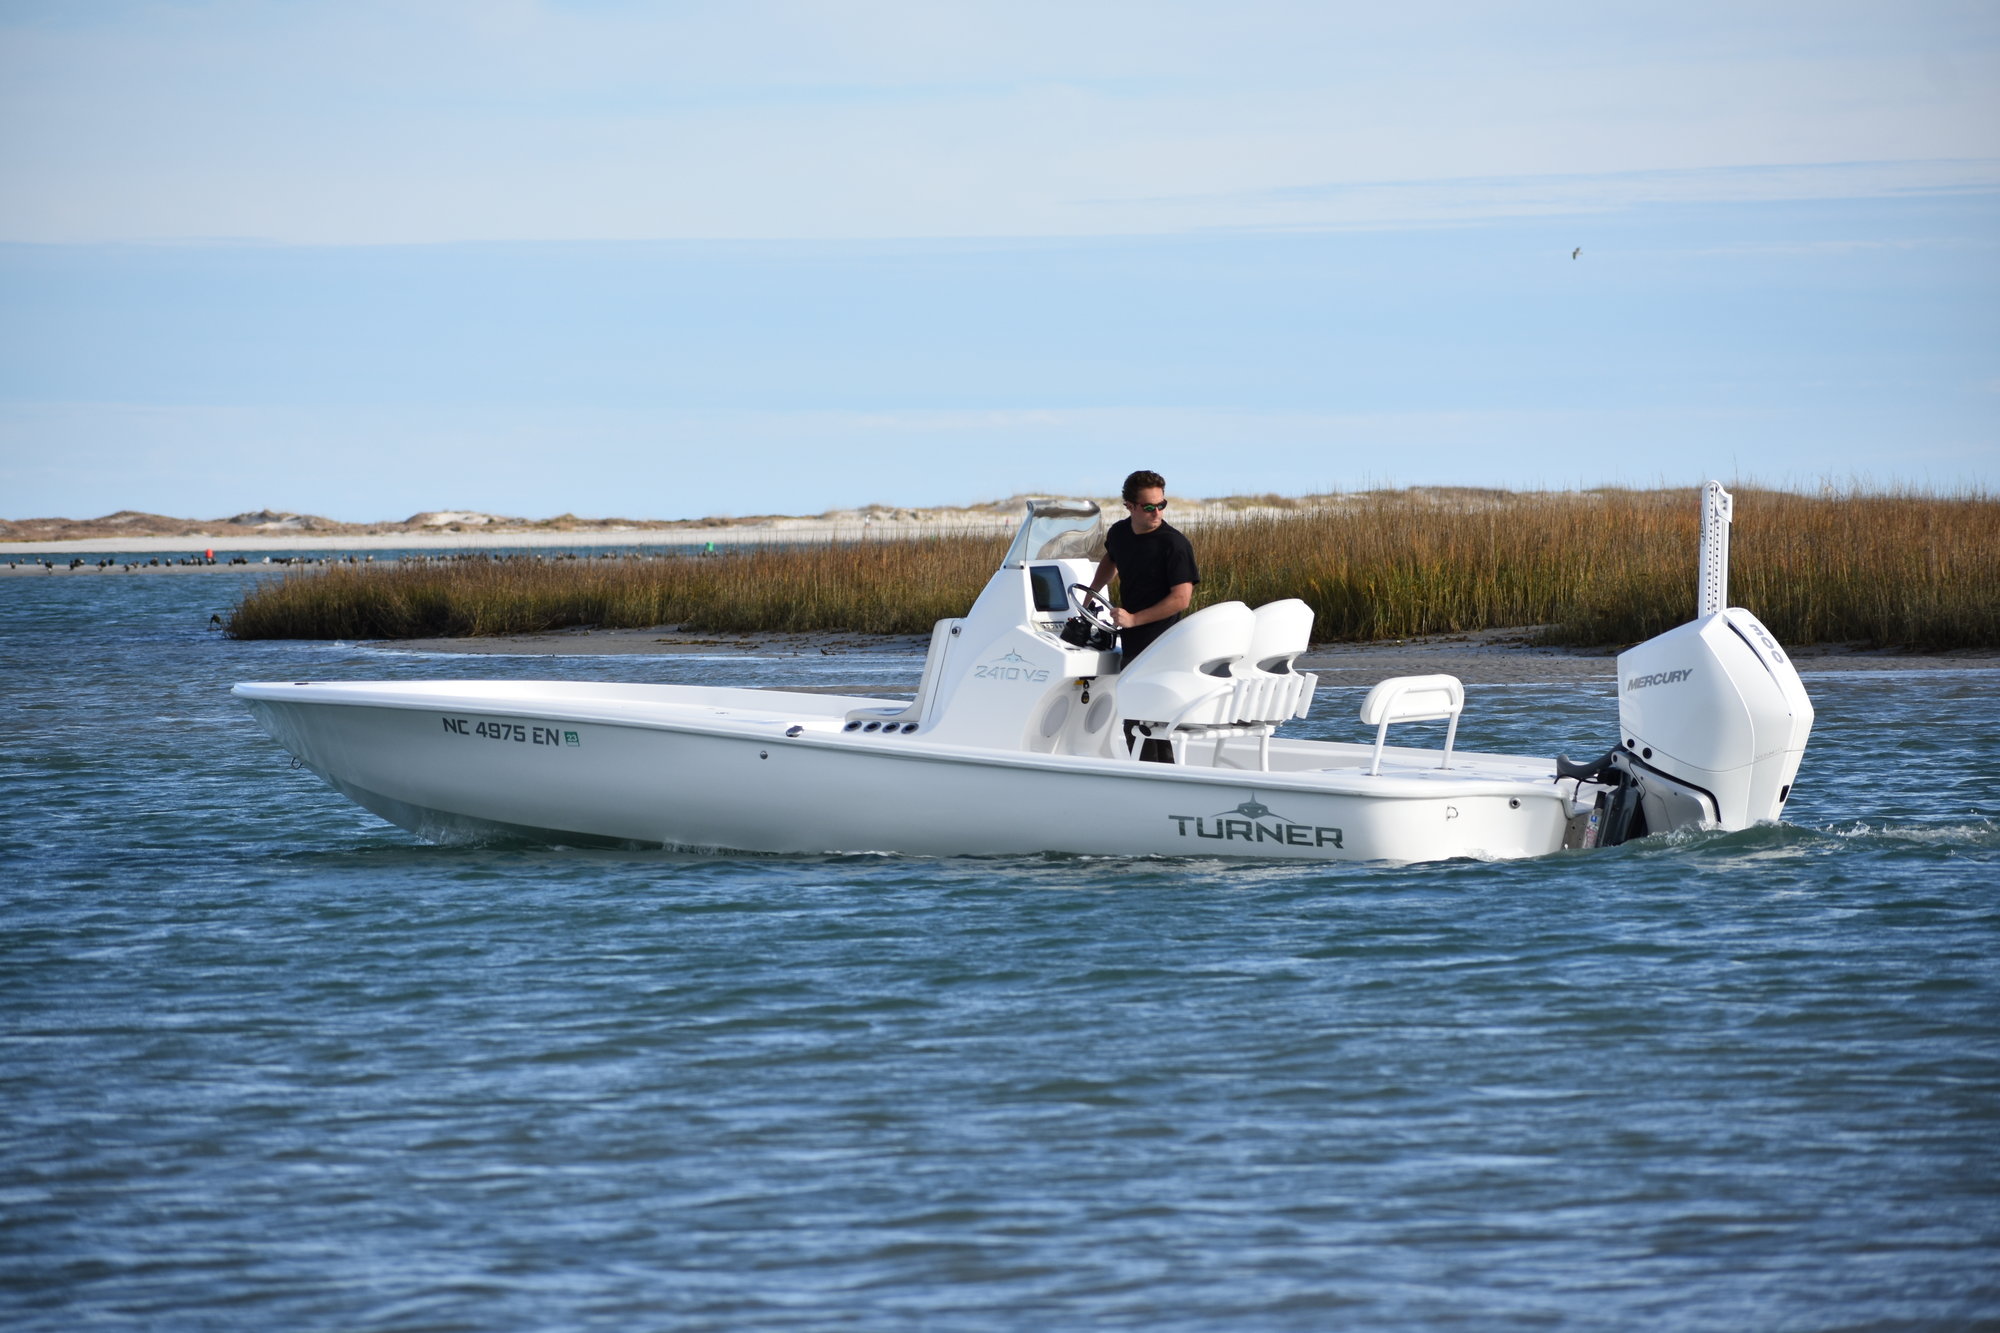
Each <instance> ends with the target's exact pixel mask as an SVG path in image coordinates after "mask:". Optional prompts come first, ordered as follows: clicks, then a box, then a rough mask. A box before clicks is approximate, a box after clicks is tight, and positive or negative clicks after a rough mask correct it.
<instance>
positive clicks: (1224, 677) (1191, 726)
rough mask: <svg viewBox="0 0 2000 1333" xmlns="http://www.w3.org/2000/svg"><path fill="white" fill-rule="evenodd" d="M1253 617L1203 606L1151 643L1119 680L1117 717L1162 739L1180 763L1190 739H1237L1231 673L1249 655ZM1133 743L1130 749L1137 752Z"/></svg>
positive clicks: (1224, 606) (1236, 605)
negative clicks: (1228, 736) (1219, 735)
mask: <svg viewBox="0 0 2000 1333" xmlns="http://www.w3.org/2000/svg"><path fill="white" fill-rule="evenodd" d="M1255 626H1256V617H1255V616H1254V615H1253V614H1252V613H1251V610H1250V608H1249V607H1247V606H1245V605H1244V604H1243V603H1241V602H1218V603H1216V604H1215V605H1214V606H1209V607H1204V608H1202V609H1201V610H1199V611H1197V612H1195V613H1194V614H1193V615H1191V616H1189V617H1188V618H1187V619H1185V620H1183V621H1181V622H1180V623H1179V624H1178V625H1175V626H1174V627H1173V628H1172V629H1170V630H1168V631H1167V632H1166V633H1165V634H1162V635H1161V636H1160V637H1159V638H1157V639H1155V640H1153V644H1152V646H1151V647H1150V648H1148V649H1146V651H1145V652H1144V653H1143V654H1141V655H1140V657H1139V660H1138V661H1136V662H1134V663H1133V664H1132V665H1131V666H1129V667H1126V668H1125V669H1124V670H1122V671H1121V672H1119V675H1118V716H1119V719H1120V720H1121V721H1124V722H1136V723H1138V724H1139V726H1140V727H1141V728H1143V729H1144V730H1145V732H1146V734H1148V735H1153V736H1158V735H1162V734H1164V735H1165V736H1166V737H1167V739H1168V740H1170V741H1171V742H1172V743H1173V746H1174V762H1175V763H1179V762H1180V761H1181V753H1182V748H1183V742H1184V741H1185V739H1186V738H1187V737H1188V736H1190V735H1203V736H1215V735H1217V733H1218V732H1219V731H1228V732H1229V733H1230V734H1236V733H1237V731H1238V728H1237V727H1236V726H1235V722H1236V719H1235V718H1234V717H1233V716H1231V714H1232V713H1233V712H1234V711H1235V710H1234V703H1235V698H1236V688H1237V685H1238V684H1239V683H1240V682H1239V681H1238V680H1237V679H1236V677H1235V676H1234V675H1233V674H1232V672H1233V671H1234V669H1235V667H1236V666H1237V664H1238V663H1240V662H1242V660H1243V659H1244V657H1245V656H1246V655H1247V654H1248V653H1249V651H1250V635H1251V631H1252V630H1253V629H1254V628H1255ZM1138 744H1139V743H1138V740H1137V739H1136V738H1135V739H1134V741H1133V750H1134V752H1135V753H1136V752H1137V750H1138Z"/></svg>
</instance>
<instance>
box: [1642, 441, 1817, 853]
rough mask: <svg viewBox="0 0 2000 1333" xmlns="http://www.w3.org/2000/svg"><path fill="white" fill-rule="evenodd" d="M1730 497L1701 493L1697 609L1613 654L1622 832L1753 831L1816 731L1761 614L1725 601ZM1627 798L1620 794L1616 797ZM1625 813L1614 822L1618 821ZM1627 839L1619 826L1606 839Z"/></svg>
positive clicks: (1774, 809) (1718, 488)
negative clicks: (1624, 778)
mask: <svg viewBox="0 0 2000 1333" xmlns="http://www.w3.org/2000/svg"><path fill="white" fill-rule="evenodd" d="M1730 513H1731V502H1730V495H1729V492H1728V491H1725V490H1724V489H1723V488H1722V483H1721V482H1719V481H1711V482H1709V483H1708V485H1707V486H1706V487H1704V488H1703V494H1702V545H1701V594H1700V613H1699V614H1698V615H1697V616H1696V618H1695V619H1694V620H1693V621H1691V622H1690V623H1688V624H1685V625H1682V626H1680V627H1678V628H1676V629H1671V630H1668V631H1667V632H1666V633H1665V634H1662V635H1659V636H1658V637H1657V638H1652V639H1648V640H1647V641H1646V642H1644V643H1642V644H1640V645H1638V646H1637V647H1636V648H1632V649H1630V650H1628V651H1626V652H1623V653H1620V654H1619V655H1618V724H1619V730H1620V732H1621V733H1622V737H1621V739H1622V744H1621V746H1620V749H1619V750H1618V751H1617V752H1616V755H1615V758H1614V760H1613V763H1614V765H1615V766H1616V767H1617V768H1618V769H1620V770H1622V771H1623V772H1624V773H1625V774H1626V775H1628V778H1629V780H1630V782H1629V785H1630V787H1631V788H1632V792H1631V794H1629V795H1626V802H1627V804H1628V806H1629V805H1630V804H1631V802H1632V801H1633V800H1634V798H1636V807H1635V808H1631V809H1629V811H1628V814H1629V815H1636V816H1640V817H1643V819H1644V824H1643V830H1642V828H1641V827H1640V825H1639V822H1638V819H1637V818H1631V819H1630V820H1629V823H1630V825H1631V828H1630V834H1629V836H1636V835H1637V834H1638V833H1639V832H1641V831H1644V832H1649V833H1664V832H1666V831H1668V830H1670V829H1676V828H1683V827H1686V826H1689V825H1708V826H1711V827H1714V826H1720V827H1722V828H1724V829H1741V828H1748V827H1749V826H1750V825H1752V824H1755V823H1758V822H1760V821H1764V820H1774V819H1776V818H1778V816H1779V814H1780V813H1781V812H1782V811H1783V810H1784V808H1785V801H1786V798H1788V797H1789V796H1790V795H1791V793H1792V782H1793V780H1794V779H1795V778H1796V777H1797V776H1798V771H1799V760H1800V758H1801V757H1802V756H1803V754H1804V752H1805V747H1806V736H1807V734H1808V733H1809V732H1811V731H1812V723H1813V706H1812V701H1811V700H1810V699H1808V698H1807V697H1806V691H1805V686H1804V685H1802V684H1800V682H1799V673H1798V672H1797V670H1795V669H1794V668H1793V666H1792V663H1791V660H1790V659H1789V658H1787V657H1786V655H1785V653H1784V651H1783V650H1782V649H1780V648H1779V647H1778V643H1777V640H1776V639H1774V638H1772V637H1771V633H1770V631H1769V630H1767V629H1765V628H1764V626H1763V625H1762V624H1761V623H1759V621H1758V620H1757V617H1755V616H1753V615H1751V614H1750V613H1749V612H1748V611H1745V610H1744V609H1743V608H1741V607H1728V608H1727V609H1725V601H1726V595H1727V589H1728V581H1729V519H1730ZM1621 794H1624V793H1621ZM1627 822H1628V821H1627V820H1626V819H1620V820H1618V823H1619V824H1620V825H1621V826H1623V825H1625V824H1626V823H1627ZM1622 836H1628V835H1627V834H1626V831H1625V829H1624V828H1623V827H1621V828H1620V829H1619V830H1618V833H1617V834H1614V835H1613V836H1612V837H1609V838H1607V839H1606V840H1607V841H1612V840H1617V839H1619V838H1622Z"/></svg>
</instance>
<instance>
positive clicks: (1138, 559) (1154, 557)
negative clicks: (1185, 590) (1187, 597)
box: [1104, 518, 1201, 629]
mask: <svg viewBox="0 0 2000 1333" xmlns="http://www.w3.org/2000/svg"><path fill="white" fill-rule="evenodd" d="M1104 553H1105V554H1106V555H1108V556H1110V557H1111V563H1112V564H1114V565H1116V566H1118V601H1119V603H1120V604H1121V605H1122V606H1124V608H1125V609H1126V610H1127V611H1144V610H1145V609H1146V608H1147V607H1150V606H1158V605H1159V604H1160V603H1161V602H1163V601H1165V600H1166V597H1167V594H1168V593H1169V592H1171V591H1172V590H1173V587H1174V585H1175V584H1177V583H1199V582H1201V574H1200V572H1199V571H1198V570H1196V569H1195V567H1194V547H1193V546H1192V545H1190V544H1189V543H1188V539H1187V537H1186V536H1185V535H1183V534H1182V532H1181V531H1180V529H1178V528H1176V527H1173V526H1171V525H1170V524H1166V523H1162V524H1160V526H1159V527H1157V528H1154V529H1153V530H1152V531H1151V532H1149V533H1147V534H1146V535H1145V536H1143V537H1141V536H1140V535H1138V534H1137V533H1135V532H1133V531H1132V520H1131V519H1129V518H1121V519H1119V520H1118V521H1117V522H1116V523H1113V524H1112V525H1111V530H1110V531H1109V532H1107V533H1105V534H1104ZM1144 628H1146V629H1151V628H1153V627H1152V626H1151V625H1147V626H1145V627H1144Z"/></svg>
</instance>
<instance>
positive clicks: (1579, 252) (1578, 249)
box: [1569, 245, 1583, 259]
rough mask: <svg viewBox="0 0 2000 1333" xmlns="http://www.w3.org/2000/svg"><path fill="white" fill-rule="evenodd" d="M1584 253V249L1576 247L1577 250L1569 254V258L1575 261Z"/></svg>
mask: <svg viewBox="0 0 2000 1333" xmlns="http://www.w3.org/2000/svg"><path fill="white" fill-rule="evenodd" d="M1582 253H1583V247H1582V246H1580V245H1579V246H1578V247H1576V249H1574V250H1572V251H1570V252H1569V257H1570V258H1571V259H1575V258H1576V257H1577V256H1578V255H1580V254H1582Z"/></svg>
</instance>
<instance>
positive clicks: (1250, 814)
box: [1167, 797, 1341, 847]
mask: <svg viewBox="0 0 2000 1333" xmlns="http://www.w3.org/2000/svg"><path fill="white" fill-rule="evenodd" d="M1167 818H1168V819H1171V820H1173V821H1174V828H1175V829H1176V831H1178V832H1179V834H1180V835H1181V836H1182V837H1183V838H1185V837H1187V836H1188V825H1190V824H1192V825H1194V836H1195V837H1197V838H1219V839H1221V840H1222V841H1224V842H1231V841H1234V842H1275V843H1281V844H1283V845H1284V846H1287V847H1338V846H1340V838H1341V833H1340V830H1339V829H1337V828H1329V827H1327V826H1326V825H1324V824H1301V823H1299V822H1298V821H1297V820H1294V819H1288V818H1286V817H1285V816H1284V815H1281V814H1279V813H1278V812H1277V811H1276V810H1273V809H1272V808H1271V807H1270V806H1268V805H1265V804H1264V803H1263V802H1262V801H1260V800H1257V799H1256V798H1255V797H1252V798H1251V799H1250V800H1247V801H1245V802H1243V803H1242V804H1241V805H1238V806H1237V807H1236V808H1235V809H1233V810H1224V811H1222V812H1221V813H1220V814H1214V815H1168V816H1167ZM1266 821H1268V822H1266Z"/></svg>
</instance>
